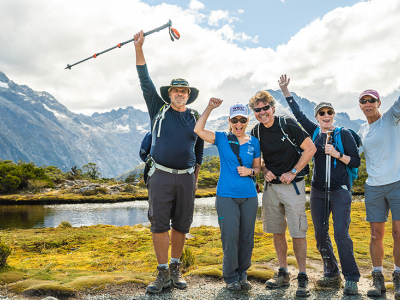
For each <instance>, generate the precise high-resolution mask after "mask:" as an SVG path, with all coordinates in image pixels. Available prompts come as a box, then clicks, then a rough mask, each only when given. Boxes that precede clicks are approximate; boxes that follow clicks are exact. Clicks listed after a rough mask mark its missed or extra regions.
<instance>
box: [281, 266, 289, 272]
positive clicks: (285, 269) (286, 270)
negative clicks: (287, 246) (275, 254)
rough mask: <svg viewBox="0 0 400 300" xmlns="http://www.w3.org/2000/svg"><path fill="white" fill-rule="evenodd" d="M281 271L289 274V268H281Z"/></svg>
mask: <svg viewBox="0 0 400 300" xmlns="http://www.w3.org/2000/svg"><path fill="white" fill-rule="evenodd" d="M279 270H284V271H285V273H287V272H288V268H282V267H280V268H279Z"/></svg>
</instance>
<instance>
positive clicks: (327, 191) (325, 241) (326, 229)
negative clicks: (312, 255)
mask: <svg viewBox="0 0 400 300" xmlns="http://www.w3.org/2000/svg"><path fill="white" fill-rule="evenodd" d="M332 133H333V130H328V131H327V132H326V142H325V145H328V144H332V139H331V134H332ZM325 170H326V175H325V211H324V236H323V244H322V249H321V254H322V258H323V259H325V260H324V263H325V264H327V261H326V259H327V258H329V254H328V235H329V201H330V197H331V156H330V155H329V154H327V155H326V168H325Z"/></svg>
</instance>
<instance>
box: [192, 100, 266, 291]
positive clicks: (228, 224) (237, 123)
mask: <svg viewBox="0 0 400 300" xmlns="http://www.w3.org/2000/svg"><path fill="white" fill-rule="evenodd" d="M222 101H223V100H220V99H217V98H211V99H210V101H209V103H208V106H207V108H206V109H205V111H204V113H203V114H202V115H201V117H200V119H199V120H198V121H197V123H196V126H195V128H194V131H195V133H197V135H198V136H199V137H200V138H202V139H203V140H204V141H206V142H208V143H211V144H215V145H216V146H217V148H218V152H219V157H220V176H219V180H218V185H217V197H216V200H215V207H216V209H217V214H218V224H219V227H220V230H221V240H222V248H223V251H224V259H223V265H222V272H223V276H224V280H225V282H226V287H227V288H228V289H229V290H235V291H237V290H242V289H243V290H245V289H250V288H251V285H250V283H249V282H248V281H247V270H248V269H249V267H250V265H251V256H252V253H253V246H254V225H255V220H256V215H257V208H258V198H257V191H256V187H255V185H254V181H253V178H252V177H254V176H255V175H257V174H258V173H259V172H260V170H261V155H260V143H259V141H258V140H257V139H256V138H255V137H253V136H250V135H248V134H246V133H245V131H246V127H247V125H248V122H249V117H248V113H247V107H246V106H245V105H243V104H240V103H237V104H235V105H233V106H231V108H230V113H229V131H230V132H229V134H233V135H235V136H236V138H237V141H238V143H239V145H240V152H239V156H240V158H241V161H242V165H241V164H240V163H239V160H238V157H237V156H236V154H235V153H234V152H233V150H232V149H231V146H230V144H229V140H228V135H229V134H227V133H226V132H219V131H216V132H214V131H211V130H207V129H205V128H204V126H205V124H206V122H207V119H208V117H209V115H210V113H211V111H212V110H213V109H214V108H217V107H219V106H220V105H221V103H222Z"/></svg>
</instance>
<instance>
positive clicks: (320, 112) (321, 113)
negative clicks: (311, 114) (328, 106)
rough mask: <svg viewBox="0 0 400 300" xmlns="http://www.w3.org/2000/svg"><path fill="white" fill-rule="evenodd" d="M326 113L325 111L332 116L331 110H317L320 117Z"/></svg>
mask: <svg viewBox="0 0 400 300" xmlns="http://www.w3.org/2000/svg"><path fill="white" fill-rule="evenodd" d="M326 113H327V114H328V115H330V116H332V115H333V110H327V111H319V112H318V114H319V115H320V116H321V117H323V116H325V114H326Z"/></svg>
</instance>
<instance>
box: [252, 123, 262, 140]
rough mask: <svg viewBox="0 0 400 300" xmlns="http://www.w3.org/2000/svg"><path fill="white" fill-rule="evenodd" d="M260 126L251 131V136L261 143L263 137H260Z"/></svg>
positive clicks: (257, 125)
mask: <svg viewBox="0 0 400 300" xmlns="http://www.w3.org/2000/svg"><path fill="white" fill-rule="evenodd" d="M260 124H261V123H258V124H256V125H255V126H254V127H253V128H252V129H251V135H252V136H254V137H255V138H257V139H258V140H259V141H261V136H260Z"/></svg>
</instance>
